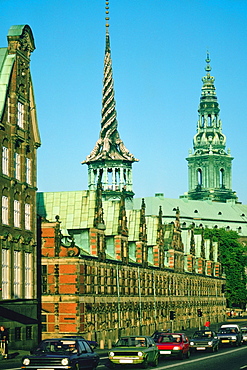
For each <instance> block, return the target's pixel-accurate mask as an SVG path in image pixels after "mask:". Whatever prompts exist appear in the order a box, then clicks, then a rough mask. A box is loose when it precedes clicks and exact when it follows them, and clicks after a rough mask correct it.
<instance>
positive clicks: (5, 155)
mask: <svg viewBox="0 0 247 370" xmlns="http://www.w3.org/2000/svg"><path fill="white" fill-rule="evenodd" d="M2 173H3V175H7V176H9V148H8V141H7V140H4V142H3V146H2Z"/></svg>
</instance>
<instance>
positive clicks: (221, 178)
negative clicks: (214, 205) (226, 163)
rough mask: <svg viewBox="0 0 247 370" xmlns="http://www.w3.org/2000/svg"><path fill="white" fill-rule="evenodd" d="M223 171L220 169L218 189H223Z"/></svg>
mask: <svg viewBox="0 0 247 370" xmlns="http://www.w3.org/2000/svg"><path fill="white" fill-rule="evenodd" d="M224 180H225V179H224V169H223V168H221V169H220V187H221V188H223V187H224V185H225V184H224Z"/></svg>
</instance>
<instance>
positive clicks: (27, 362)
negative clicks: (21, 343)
mask: <svg viewBox="0 0 247 370" xmlns="http://www.w3.org/2000/svg"><path fill="white" fill-rule="evenodd" d="M22 363H23V365H29V364H30V360H29V358H24V359H23V361H22Z"/></svg>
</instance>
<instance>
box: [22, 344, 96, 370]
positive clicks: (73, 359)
mask: <svg viewBox="0 0 247 370" xmlns="http://www.w3.org/2000/svg"><path fill="white" fill-rule="evenodd" d="M30 352H31V355H29V356H25V357H23V358H22V367H21V368H22V369H29V370H37V369H47V370H48V369H59V370H60V369H71V370H82V369H91V370H93V369H95V368H96V367H97V365H98V363H99V355H98V354H97V353H95V352H94V351H93V349H92V348H91V347H90V345H89V344H88V342H87V341H86V340H84V339H79V338H54V339H46V340H43V341H42V342H41V343H40V344H39V345H38V347H36V348H35V349H33V350H32V351H30Z"/></svg>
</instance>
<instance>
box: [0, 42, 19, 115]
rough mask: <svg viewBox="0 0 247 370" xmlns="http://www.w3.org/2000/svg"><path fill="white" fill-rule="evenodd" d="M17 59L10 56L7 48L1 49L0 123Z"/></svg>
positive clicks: (13, 55) (12, 55)
mask: <svg viewBox="0 0 247 370" xmlns="http://www.w3.org/2000/svg"><path fill="white" fill-rule="evenodd" d="M15 58H16V56H15V54H10V55H8V52H7V48H1V49H0V121H1V119H2V114H3V110H4V106H5V103H6V95H7V89H8V84H9V80H10V76H11V71H12V68H13V64H14V61H15Z"/></svg>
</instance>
